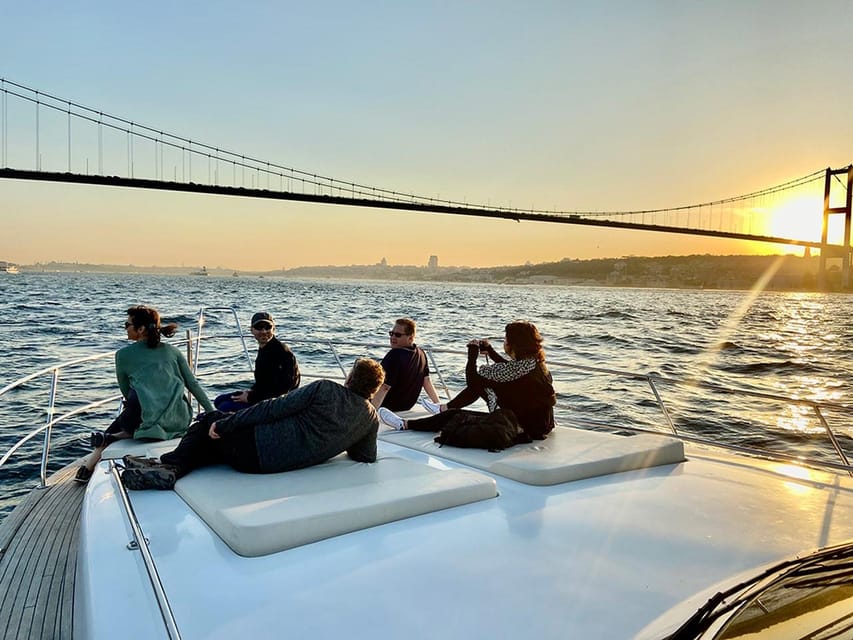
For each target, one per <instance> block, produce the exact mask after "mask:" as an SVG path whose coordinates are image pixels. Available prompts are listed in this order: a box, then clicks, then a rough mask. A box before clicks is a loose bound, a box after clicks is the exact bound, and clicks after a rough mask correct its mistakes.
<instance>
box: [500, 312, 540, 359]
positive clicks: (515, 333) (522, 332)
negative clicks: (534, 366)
mask: <svg viewBox="0 0 853 640" xmlns="http://www.w3.org/2000/svg"><path fill="white" fill-rule="evenodd" d="M506 341H507V342H508V343H509V344H510V346H511V347H512V352H513V357H514V358H515V359H516V360H522V359H527V358H535V359H536V360H538V361H539V362H545V349H543V348H542V336H541V335H539V329H537V328H536V325H535V324H533V323H532V322H526V321H517V322H510V323H509V324H508V325H507V326H506Z"/></svg>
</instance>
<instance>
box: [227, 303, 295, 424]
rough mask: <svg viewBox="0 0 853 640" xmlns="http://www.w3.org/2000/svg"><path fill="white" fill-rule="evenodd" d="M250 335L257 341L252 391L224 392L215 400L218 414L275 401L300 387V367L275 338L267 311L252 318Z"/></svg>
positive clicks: (272, 323) (273, 326)
mask: <svg viewBox="0 0 853 640" xmlns="http://www.w3.org/2000/svg"><path fill="white" fill-rule="evenodd" d="M252 335H253V336H254V338H255V340H257V342H258V355H257V357H256V358H255V384H253V385H252V387H251V389H247V390H245V391H238V392H234V391H232V392H229V393H223V394H222V395H219V396H217V397H216V399H214V401H213V404H214V406H215V407H216V408H217V409H219V410H220V411H239V410H240V409H245V408H246V407H249V406H251V405H253V404H256V403H258V402H260V401H261V400H266V399H268V398H275V397H276V396H281V395H284V394H285V393H287V392H288V391H292V390H293V389H296V388H297V387H298V386H299V381H300V375H299V365H298V364H297V362H296V356H294V355H293V352H292V351H291V350H290V348H289V347H288V346H287V345H286V344H283V343H282V342H281V341H279V339H278V338H276V337H275V322H273V319H272V316H271V315H270V314H269V313H267V312H266V311H259V312H258V313H256V314H255V315H253V316H252Z"/></svg>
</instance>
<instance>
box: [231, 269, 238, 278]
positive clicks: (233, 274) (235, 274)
mask: <svg viewBox="0 0 853 640" xmlns="http://www.w3.org/2000/svg"><path fill="white" fill-rule="evenodd" d="M231 276H232V277H234V278H239V277H240V274H239V273H237V272H236V271H235V272H234V273H232V274H231Z"/></svg>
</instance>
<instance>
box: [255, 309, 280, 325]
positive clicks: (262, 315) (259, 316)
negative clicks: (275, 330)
mask: <svg viewBox="0 0 853 640" xmlns="http://www.w3.org/2000/svg"><path fill="white" fill-rule="evenodd" d="M259 322H269V323H270V324H271V325H275V322H273V319H272V316H271V315H270V314H268V313H267V312H266V311H258V312H257V313H256V314H255V315H253V316H252V326H253V327H254V326H255V325H256V324H258V323H259Z"/></svg>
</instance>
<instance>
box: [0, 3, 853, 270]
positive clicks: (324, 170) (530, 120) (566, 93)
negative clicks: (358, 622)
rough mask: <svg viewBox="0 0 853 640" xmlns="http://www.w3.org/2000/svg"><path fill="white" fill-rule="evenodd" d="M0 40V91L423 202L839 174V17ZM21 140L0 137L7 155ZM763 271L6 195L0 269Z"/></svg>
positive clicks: (401, 6) (425, 226) (389, 217)
mask: <svg viewBox="0 0 853 640" xmlns="http://www.w3.org/2000/svg"><path fill="white" fill-rule="evenodd" d="M0 23H2V32H3V37H2V38H0V77H4V78H6V79H7V80H11V81H14V82H18V83H21V84H24V85H27V86H30V87H33V88H35V89H38V90H40V91H43V92H47V93H52V94H54V95H57V96H61V97H63V98H67V99H70V100H74V101H76V102H79V103H82V104H84V105H87V106H91V107H95V108H98V109H101V110H103V111H105V112H108V113H111V114H114V115H119V116H123V117H126V118H128V119H130V120H134V121H136V122H141V123H144V124H147V125H149V126H152V127H155V128H158V129H164V130H166V131H169V132H172V133H176V134H179V135H181V136H184V137H186V138H190V139H193V140H199V141H203V142H206V143H209V144H212V145H214V146H219V147H221V148H226V149H230V150H235V151H238V152H240V153H244V154H246V155H251V156H253V157H257V158H262V159H265V160H269V161H271V162H276V163H279V164H283V165H287V166H292V167H296V168H299V169H303V170H308V171H313V172H317V173H321V174H324V175H329V176H332V177H335V178H338V179H341V180H347V181H355V182H361V183H364V184H369V185H374V186H380V187H385V188H389V189H395V190H399V191H404V192H413V193H417V194H422V195H433V196H437V197H442V198H449V199H456V200H465V201H468V202H481V203H492V204H496V205H502V206H518V207H525V208H528V207H536V208H543V209H551V208H556V209H577V210H590V209H596V210H612V209H641V208H658V207H668V206H676V205H683V204H693V203H698V202H704V201H709V200H714V199H718V198H725V197H728V196H735V195H739V194H742V193H747V192H751V191H754V190H756V189H760V188H763V187H768V186H771V185H774V184H778V183H781V182H784V181H786V180H789V179H792V178H797V177H800V176H803V175H806V174H808V173H811V172H813V171H816V170H819V169H821V168H825V167H827V166H832V167H842V166H846V165H847V164H849V163H850V162H851V160H853V145H851V142H853V118H850V115H849V113H850V109H851V106H853V88H851V85H852V83H851V82H850V80H849V61H850V60H851V59H853V39H851V37H850V26H851V25H853V2H851V1H850V0H840V1H821V0H817V1H814V0H812V1H809V2H805V1H793V0H773V1H755V2H750V1H748V0H737V1H716V2H693V1H688V0H681V1H666V2H644V1H642V0H630V1H624V2H615V1H609V0H602V1H598V2H590V1H584V2H574V1H571V0H561V1H557V2H546V1H535V0H534V1H530V2H521V1H517V2H502V1H495V0H489V1H485V0H484V1H482V2H464V1H461V0H460V1H455V2H449V1H448V2H429V1H418V2H404V1H400V0H397V1H394V2H390V1H389V2H371V1H369V0H368V1H365V2H343V1H323V0H318V1H316V2H311V3H302V2H300V3H295V2H286V1H283V0H282V1H272V0H271V1H269V2H259V1H251V0H249V1H242V2H217V1H211V0H205V1H204V2H188V1H181V2H174V1H170V2H162V1H159V0H149V2H145V3H116V2H67V3H56V2H43V1H38V0H34V1H31V2H27V3H23V2H4V3H3V4H2V7H1V8H0ZM16 127H18V125H17V124H16V122H14V121H12V120H10V121H9V128H10V129H11V131H10V138H11V137H12V135H13V134H19V133H21V132H19V131H17V129H16ZM28 135H31V134H28ZM41 144H42V145H45V146H48V145H50V144H58V145H60V147H61V145H64V144H65V140H64V138H61V137H60V139H59V140H57V141H56V142H55V143H52V142H51V141H50V140H47V139H45V140H42V141H41ZM22 168H30V167H22ZM814 215H815V217H816V218H819V215H820V212H819V211H815V214H814ZM773 251H774V248H773V247H772V246H770V245H755V246H749V245H746V244H745V243H739V242H724V241H719V240H716V241H714V240H707V239H701V238H692V237H689V236H673V235H663V234H653V233H649V232H639V231H614V230H595V229H588V228H583V227H573V226H568V225H546V224H541V223H515V222H504V221H488V220H485V221H484V220H476V219H459V218H453V217H450V216H446V215H440V214H415V213H398V212H389V211H382V210H372V209H356V208H339V207H330V206H323V205H304V204H298V203H286V202H284V203H282V202H266V201H264V202H262V201H255V200H249V199H239V198H226V197H217V196H205V195H176V194H168V193H161V192H142V191H134V190H127V189H116V188H97V187H85V186H69V185H52V184H46V183H27V182H13V181H8V180H4V181H0V260H10V261H13V262H19V263H31V262H34V261H47V260H65V261H75V260H76V261H80V262H100V263H117V264H129V263H132V264H138V265H150V264H160V265H180V264H185V265H200V264H205V265H207V266H208V267H212V266H217V265H221V266H224V267H228V268H238V269H271V268H278V267H282V266H284V267H292V266H297V265H301V264H363V263H373V262H378V261H379V260H380V259H381V258H382V257H385V258H387V260H388V262H389V263H391V264H425V263H426V261H427V259H428V257H429V256H430V255H431V254H436V255H438V256H439V262H440V264H444V265H450V264H457V265H459V264H468V265H494V264H516V263H521V262H525V261H528V260H529V261H532V262H542V261H550V260H560V259H562V258H565V257H569V258H590V257H613V256H620V255H629V254H633V255H661V254H687V253H747V252H762V253H768V252H773Z"/></svg>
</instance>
